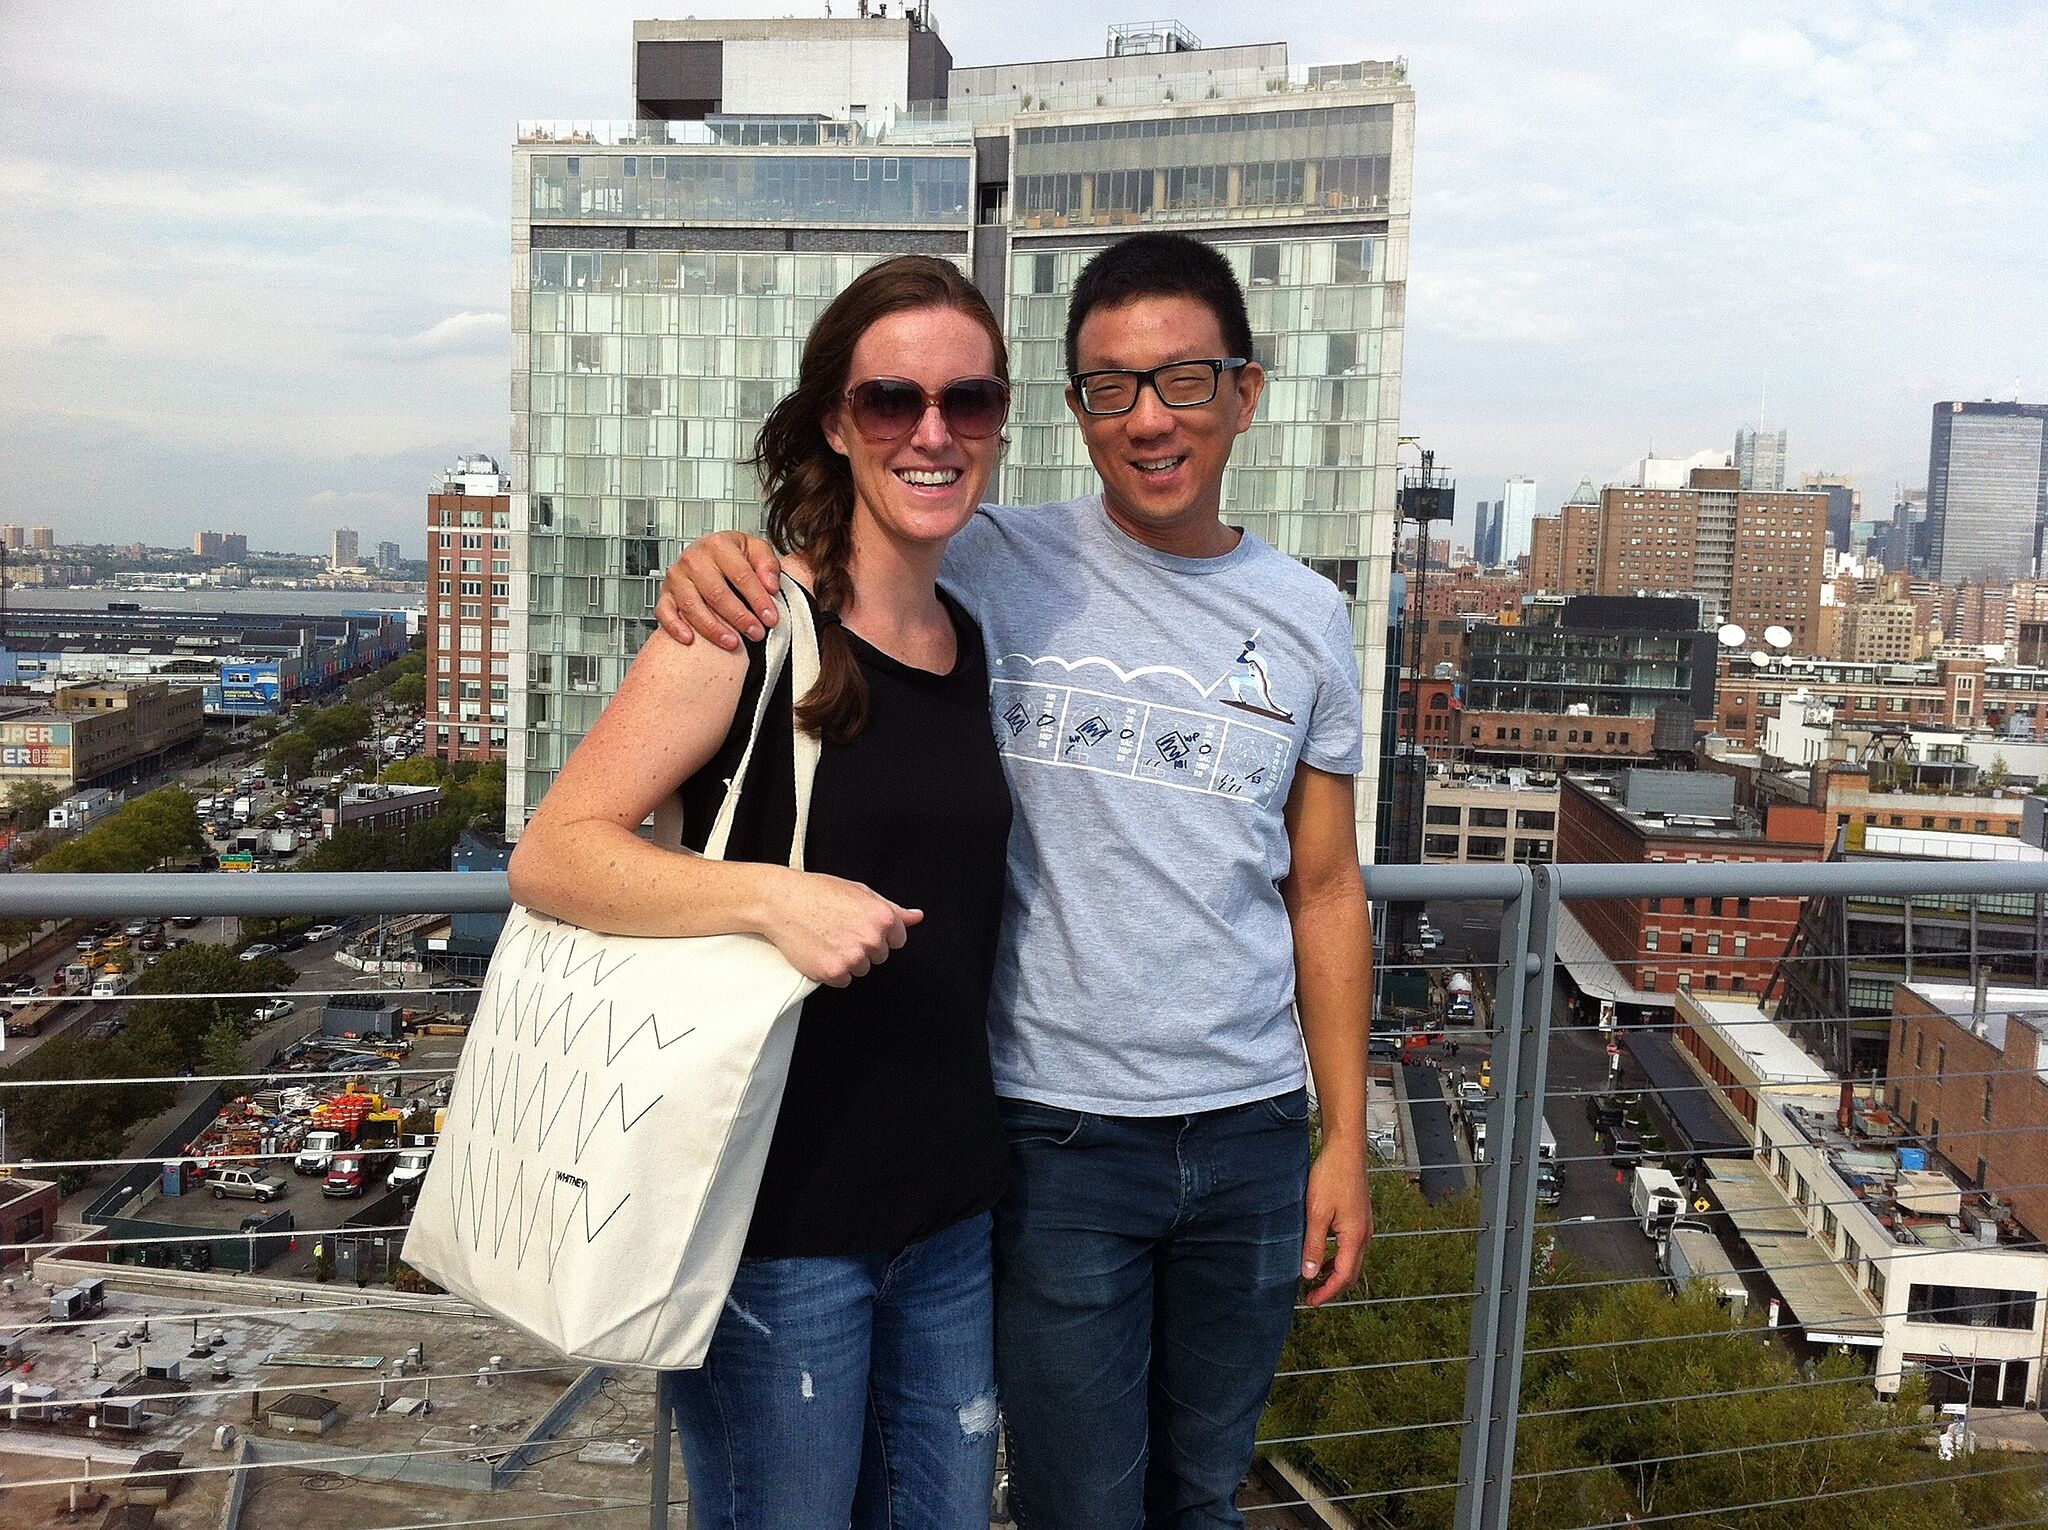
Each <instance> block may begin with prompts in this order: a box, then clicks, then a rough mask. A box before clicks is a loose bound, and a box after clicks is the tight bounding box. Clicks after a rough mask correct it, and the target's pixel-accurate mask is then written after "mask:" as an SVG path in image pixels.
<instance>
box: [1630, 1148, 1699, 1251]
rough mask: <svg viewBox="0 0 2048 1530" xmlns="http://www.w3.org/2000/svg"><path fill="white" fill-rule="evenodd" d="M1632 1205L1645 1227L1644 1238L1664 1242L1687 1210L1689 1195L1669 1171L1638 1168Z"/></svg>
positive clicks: (1633, 1184) (1652, 1166)
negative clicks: (1667, 1233) (1687, 1196)
mask: <svg viewBox="0 0 2048 1530" xmlns="http://www.w3.org/2000/svg"><path fill="white" fill-rule="evenodd" d="M1628 1203H1629V1206H1630V1207H1631V1208H1632V1209H1633V1210H1634V1212H1635V1214H1636V1218H1637V1220H1638V1221H1640V1222H1641V1223H1642V1224H1643V1236H1644V1237H1646V1238H1660V1237H1662V1236H1663V1235H1664V1229H1665V1228H1666V1227H1667V1226H1669V1225H1670V1223H1671V1222H1672V1221H1674V1220H1675V1219H1676V1218H1677V1216H1678V1214H1679V1213H1680V1212H1681V1211H1683V1210H1684V1209H1685V1192H1684V1191H1683V1190H1681V1189H1680V1188H1679V1185H1678V1180H1677V1178H1676V1176H1674V1175H1673V1174H1672V1173H1671V1171H1670V1170H1669V1169H1659V1168H1657V1167H1655V1166H1654V1165H1651V1164H1637V1165H1636V1170H1635V1177H1634V1178H1633V1179H1632V1180H1630V1181H1629V1188H1628Z"/></svg>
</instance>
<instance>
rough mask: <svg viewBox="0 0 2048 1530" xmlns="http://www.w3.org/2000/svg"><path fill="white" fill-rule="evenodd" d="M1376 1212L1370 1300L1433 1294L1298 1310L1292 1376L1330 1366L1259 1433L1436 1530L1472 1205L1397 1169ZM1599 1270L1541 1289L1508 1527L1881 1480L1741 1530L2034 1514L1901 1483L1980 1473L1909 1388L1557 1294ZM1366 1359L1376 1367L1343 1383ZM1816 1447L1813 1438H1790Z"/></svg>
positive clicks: (1617, 1299)
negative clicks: (1951, 1450) (1436, 1201)
mask: <svg viewBox="0 0 2048 1530" xmlns="http://www.w3.org/2000/svg"><path fill="white" fill-rule="evenodd" d="M1373 1206H1374V1214H1375V1218H1376V1221H1377V1226H1378V1231H1379V1233H1380V1234H1381V1236H1380V1238H1379V1239H1378V1240H1377V1241H1376V1242H1375V1243H1374V1245H1373V1247H1372V1251H1371V1254H1370V1256H1369V1257H1368V1259H1367V1261H1366V1274H1367V1280H1368V1283H1369V1290H1368V1291H1366V1292H1365V1293H1362V1294H1365V1295H1369V1296H1371V1297H1374V1298H1383V1299H1384V1298H1402V1297H1414V1298H1421V1299H1419V1300H1396V1301H1387V1302H1375V1303H1374V1304H1371V1305H1361V1306H1349V1307H1337V1308H1327V1309H1324V1310H1322V1311H1319V1312H1310V1313H1303V1314H1302V1315H1300V1316H1299V1317H1298V1318H1297V1319H1296V1322H1295V1327H1294V1333H1293V1335H1292V1337H1291V1338H1290V1339H1289V1341H1288V1346H1287V1350H1286V1353H1285V1355H1284V1356H1283V1358H1282V1361H1281V1366H1280V1369H1281V1371H1282V1372H1283V1373H1287V1372H1294V1373H1303V1372H1313V1371H1317V1370H1325V1371H1327V1372H1328V1373H1327V1374H1322V1375H1313V1374H1293V1375H1283V1377H1282V1379H1281V1380H1280V1381H1278V1382H1277V1383H1276V1384H1275V1386H1274V1390H1273V1398H1272V1404H1271V1408H1270V1410H1269V1412H1268V1416H1267V1418H1266V1420H1265V1422H1264V1424H1263V1425H1262V1427H1261V1429H1260V1431H1259V1433H1260V1436H1261V1437H1262V1438H1266V1439H1275V1440H1295V1441H1298V1442H1299V1443H1295V1444H1291V1445H1288V1446H1285V1447H1283V1448H1285V1449H1286V1450H1287V1451H1288V1452H1289V1453H1291V1454H1293V1455H1295V1456H1297V1457H1298V1458H1305V1459H1306V1460H1308V1461H1309V1462H1311V1463H1312V1464H1313V1465H1314V1467H1315V1468H1316V1469H1317V1470H1318V1471H1319V1472H1320V1473H1321V1474H1322V1475H1324V1476H1325V1477H1326V1478H1329V1479H1330V1480H1332V1481H1334V1482H1335V1483H1337V1484H1338V1485H1339V1491H1346V1490H1349V1491H1356V1492H1373V1493H1378V1492H1380V1491H1381V1490H1385V1489H1405V1490H1406V1491H1403V1492H1401V1493H1400V1494H1399V1495H1398V1496H1391V1497H1374V1498H1372V1499H1370V1500H1369V1501H1368V1505H1369V1509H1370V1515H1369V1517H1370V1520H1371V1522H1372V1523H1373V1524H1374V1525H1376V1526H1381V1527H1385V1530H1411V1527H1412V1530H1436V1527H1448V1526H1449V1525H1450V1524H1451V1514H1452V1509H1453V1504H1454V1494H1453V1492H1452V1491H1450V1490H1449V1489H1447V1488H1442V1487H1440V1486H1438V1485H1440V1484H1445V1483H1455V1482H1456V1481H1457V1479H1458V1470H1459V1448H1460V1445H1461V1430H1460V1428H1459V1427H1458V1421H1459V1420H1460V1419H1461V1418H1462V1417H1463V1413H1464V1408H1465V1364H1464V1362H1463V1361H1462V1360H1452V1361H1446V1360H1444V1359H1443V1358H1442V1357H1444V1356H1449V1355H1463V1354H1465V1353H1466V1352H1467V1351H1468V1349H1469V1346H1470V1343H1471V1335H1470V1323H1471V1316H1472V1304H1471V1302H1470V1300H1469V1299H1467V1298H1463V1297H1461V1296H1460V1295H1458V1294H1457V1293H1460V1292H1464V1291H1469V1290H1470V1289H1471V1281H1472V1272H1473V1259H1474V1250H1475V1239H1474V1226H1475V1222H1476V1218H1477V1212H1478V1206H1477V1199H1476V1197H1475V1196H1472V1195H1469V1194H1468V1195H1465V1196H1461V1197H1459V1198H1457V1199H1455V1200H1453V1201H1450V1202H1447V1203H1445V1204H1444V1205H1440V1206H1434V1207H1432V1206H1430V1205H1428V1204H1427V1203H1425V1202H1424V1201H1423V1200H1422V1197H1421V1196H1420V1194H1419V1193H1418V1192H1417V1191H1416V1190H1415V1189H1414V1188H1413V1187H1412V1186H1410V1185H1409V1184H1407V1183H1406V1182H1405V1181H1403V1180H1401V1179H1399V1178H1398V1177H1397V1176H1393V1175H1384V1174H1376V1175H1374V1176H1373ZM1391 1232H1404V1233H1423V1234H1427V1235H1424V1236H1412V1237H1398V1238H1391V1239H1390V1238H1387V1237H1385V1236H1384V1235H1385V1234H1387V1233H1391ZM1599 1278H1600V1272H1598V1271H1595V1270H1589V1269H1586V1268H1584V1267H1582V1266H1580V1265H1578V1264H1576V1263H1575V1262H1574V1261H1572V1260H1570V1259H1568V1258H1558V1259H1556V1260H1554V1261H1552V1262H1551V1264H1550V1266H1549V1268H1547V1270H1545V1271H1543V1272H1541V1273H1539V1274H1537V1276H1536V1277H1535V1281H1534V1289H1533V1291H1532V1295H1531V1298H1530V1309H1529V1329H1528V1359H1527V1362H1526V1364H1525V1366H1524V1370H1523V1379H1522V1397H1521V1410H1520V1411H1521V1414H1522V1417H1521V1421H1520V1423H1519V1426H1518V1428H1517V1431H1516V1441H1515V1443H1516V1451H1515V1471H1516V1478H1517V1480H1516V1483H1515V1487H1514V1498H1513V1510H1512V1516H1511V1520H1510V1523H1511V1524H1512V1525H1514V1526H1516V1527H1517V1530H1523V1527H1526V1530H1549V1527H1552V1526H1558V1525H1590V1524H1609V1523H1619V1522H1621V1521H1623V1520H1624V1519H1625V1518H1626V1517H1628V1516H1630V1515H1634V1516H1636V1517H1638V1518H1653V1517H1657V1516H1666V1515H1687V1514H1693V1513H1699V1514H1701V1515H1703V1516H1704V1517H1703V1518H1702V1519H1701V1520H1700V1521H1699V1523H1701V1524H1710V1523H1711V1524H1720V1523H1723V1522H1725V1523H1728V1524H1731V1525H1732V1524H1734V1523H1735V1517H1733V1516H1729V1515H1725V1514H1717V1513H1715V1512H1714V1511H1716V1510H1726V1509H1730V1508H1732V1507H1734V1506H1737V1505H1742V1504H1752V1503H1762V1502H1766V1501H1771V1500H1778V1499H1787V1498H1801V1497H1806V1496H1808V1495H1813V1494H1819V1493H1829V1492H1839V1491H1840V1490H1842V1489H1844V1488H1856V1487H1863V1486H1868V1485H1871V1484H1896V1486H1889V1487H1887V1488H1886V1489H1885V1490H1884V1491H1880V1492H1871V1493H1867V1494H1857V1495H1855V1496H1852V1497H1840V1498H1824V1499H1809V1501H1807V1502H1804V1503H1793V1504H1787V1505H1782V1506H1780V1507H1778V1508H1775V1509H1769V1510H1757V1511H1751V1512H1749V1513H1746V1514H1743V1515H1741V1516H1740V1520H1741V1523H1742V1526H1743V1527H1744V1530H1759V1527H1762V1530H1892V1527H1895V1526H1897V1525H1901V1524H1911V1525H1912V1526H1914V1530H1964V1527H1967V1526H1969V1525H1973V1524H1974V1525H1983V1524H1998V1523H2005V1522H2007V1521H2012V1522H2016V1523H2017V1522H2024V1521H2026V1520H2027V1519H2028V1517H2029V1514H2030V1512H2033V1511H2035V1510H2037V1509H2038V1503H2037V1501H2036V1500H2035V1499H2034V1496H2033V1495H2034V1492H2035V1491H2036V1488H2037V1486H2038V1484H2036V1483H2034V1482H2031V1481H2030V1480H2029V1478H2028V1475H2027V1474H2025V1473H2014V1474H2012V1475H2010V1476H2002V1477H1991V1478H1985V1479H1980V1480H1976V1481H1956V1482H1939V1483H1935V1484H1932V1485H1926V1486H1920V1487H1907V1486H1904V1484H1907V1483H1910V1482H1914V1481H1918V1480H1921V1479H1927V1478H1941V1477H1944V1476H1949V1475H1958V1476H1960V1475H1961V1474H1964V1473H1967V1472H1969V1471H1970V1470H1972V1469H1973V1463H1970V1462H1959V1463H1957V1464H1956V1465H1955V1466H1954V1467H1952V1468H1951V1467H1946V1466H1944V1465H1942V1464H1941V1463H1940V1462H1939V1461H1938V1460H1937V1459H1936V1457H1935V1455H1934V1453H1933V1452H1932V1450H1930V1449H1929V1448H1928V1445H1929V1441H1930V1439H1931V1437H1932V1435H1933V1425H1931V1424H1928V1425H1923V1424H1922V1423H1921V1422H1920V1421H1919V1420H1918V1418H1917V1416H1916V1415H1917V1412H1918V1410H1919V1408H1920V1406H1921V1405H1922V1403H1923V1402H1924V1398H1923V1396H1922V1395H1921V1393H1920V1390H1919V1388H1918V1386H1917V1384H1909V1385H1908V1386H1907V1387H1906V1388H1905V1389H1904V1390H1902V1391H1901V1392H1900V1394H1899V1395H1898V1396H1897V1397H1896V1398H1895V1399H1892V1400H1890V1401H1884V1400H1880V1399H1879V1398H1877V1396H1876V1395H1875V1393H1874V1392H1873V1390H1872V1388H1871V1386H1870V1383H1869V1381H1868V1379H1867V1370H1866V1368H1865V1367H1864V1366H1863V1365H1862V1364H1861V1362H1859V1361H1857V1360H1856V1359H1854V1358H1852V1357H1851V1356H1850V1355H1848V1354H1847V1353H1845V1352H1841V1351H1836V1352H1833V1353H1830V1354H1829V1355H1828V1356H1826V1357H1825V1358H1824V1359H1823V1360H1821V1361H1820V1363H1819V1364H1818V1365H1815V1366H1809V1367H1805V1368H1802V1367H1801V1366H1799V1365H1798V1364H1796V1363H1795V1362H1794V1360H1793V1358H1792V1357H1791V1355H1790V1354H1789V1353H1788V1352H1787V1351H1786V1350H1785V1349H1784V1348H1783V1347H1782V1345H1780V1344H1779V1343H1778V1342H1777V1341H1776V1340H1775V1339H1774V1338H1773V1337H1772V1336H1771V1335H1770V1334H1769V1333H1768V1332H1767V1331H1766V1330H1765V1329H1764V1328H1763V1327H1762V1326H1761V1324H1760V1323H1759V1322H1757V1321H1755V1320H1753V1319H1752V1320H1745V1321H1737V1320H1735V1319H1733V1318H1732V1317H1731V1315H1730V1313H1729V1312H1728V1310H1727V1309H1725V1308H1723V1307H1722V1306H1721V1305H1720V1304H1719V1303H1718V1302H1717V1301H1716V1300H1715V1299H1714V1298H1713V1296H1712V1295H1711V1294H1710V1293H1709V1292H1707V1291H1706V1290H1704V1289H1703V1288H1700V1289H1695V1290H1693V1291H1689V1292H1687V1293H1685V1294H1683V1295H1681V1296H1679V1297H1677V1298H1675V1299H1674V1298H1673V1297H1672V1296H1670V1295H1669V1294H1668V1293H1666V1292H1665V1291H1664V1290H1663V1289H1662V1288H1661V1287H1659V1286H1657V1285H1655V1284H1651V1283H1646V1282H1634V1283H1628V1284H1620V1285H1615V1286H1611V1287H1595V1288H1593V1289H1590V1290H1586V1289H1564V1288H1568V1287H1573V1286H1577V1285H1579V1284H1580V1283H1581V1282H1584V1281H1588V1280H1594V1281H1597V1280H1598V1279H1599ZM1432 1297H1435V1298H1436V1299H1430V1298H1432ZM1360 1365H1369V1366H1372V1367H1373V1368H1372V1369H1368V1370H1359V1369H1346V1367H1357V1366H1360ZM1331 1368H1335V1369H1331ZM1765 1389H1768V1390H1765ZM1738 1393H1739V1394H1743V1395H1732V1394H1738ZM1716 1394H1719V1395H1716ZM1673 1399H1697V1400H1691V1401H1677V1400H1673ZM1390 1426H1391V1427H1390ZM1304 1436H1318V1437H1320V1438H1314V1439H1308V1440H1303V1438H1302V1437H1304ZM1827 1436H1835V1437H1837V1438H1823V1437H1827ZM1806 1440H1812V1441H1815V1443H1813V1444H1800V1443H1796V1442H1800V1441H1806ZM1676 1457H1685V1458H1687V1459H1683V1460H1679V1459H1673V1458H1676ZM1981 1462H1982V1458H1981V1457H1979V1458H1978V1462H1977V1463H1974V1464H1976V1465H1981ZM1688 1523H1690V1521H1688Z"/></svg>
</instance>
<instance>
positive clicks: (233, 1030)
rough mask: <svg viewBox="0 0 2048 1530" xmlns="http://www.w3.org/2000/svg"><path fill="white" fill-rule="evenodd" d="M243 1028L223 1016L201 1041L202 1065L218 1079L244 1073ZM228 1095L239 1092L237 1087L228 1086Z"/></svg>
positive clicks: (208, 1028)
mask: <svg viewBox="0 0 2048 1530" xmlns="http://www.w3.org/2000/svg"><path fill="white" fill-rule="evenodd" d="M242 1064H243V1058H242V1027H241V1026H240V1024H238V1023H237V1022H236V1021H235V1020H234V1019H232V1018H231V1017H229V1016H227V1015H222V1016H221V1017H220V1018H219V1019H218V1020H215V1021H214V1022H213V1024H212V1025H210V1026H208V1027H207V1028H206V1035H205V1036H203V1037H202V1038H201V1039H200V1065H201V1066H202V1067H203V1068H204V1070H205V1071H206V1072H208V1073H210V1074H213V1075H215V1076H216V1077H219V1076H224V1075H228V1074H235V1073H240V1072H241V1071H242ZM226 1088H227V1091H228V1093H230V1094H234V1093H237V1092H239V1091H238V1087H237V1086H236V1085H228V1086H226Z"/></svg>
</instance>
